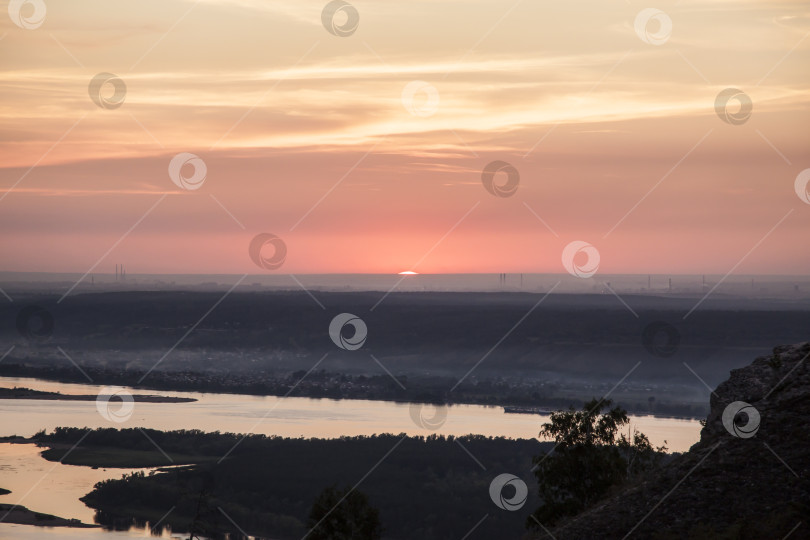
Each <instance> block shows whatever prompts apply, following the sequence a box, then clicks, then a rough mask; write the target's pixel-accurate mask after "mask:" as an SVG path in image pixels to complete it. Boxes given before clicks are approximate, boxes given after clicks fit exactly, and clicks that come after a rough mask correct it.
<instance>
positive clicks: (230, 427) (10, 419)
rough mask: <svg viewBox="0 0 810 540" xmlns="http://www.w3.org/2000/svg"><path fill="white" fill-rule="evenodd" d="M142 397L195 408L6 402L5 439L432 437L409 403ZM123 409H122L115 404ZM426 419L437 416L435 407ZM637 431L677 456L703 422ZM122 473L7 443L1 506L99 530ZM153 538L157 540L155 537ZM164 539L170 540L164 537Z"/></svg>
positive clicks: (508, 425) (469, 420)
mask: <svg viewBox="0 0 810 540" xmlns="http://www.w3.org/2000/svg"><path fill="white" fill-rule="evenodd" d="M15 386H20V387H26V388H31V389H34V390H43V391H52V392H61V393H63V394H97V393H99V392H100V391H101V390H102V388H103V387H101V386H95V385H85V384H67V383H58V382H52V381H43V380H39V379H28V378H11V377H4V378H0V387H6V388H12V387H15ZM128 390H129V391H130V392H131V393H133V394H157V395H170V396H178V397H191V398H194V399H197V400H198V401H196V402H193V403H141V402H136V403H135V404H134V405H135V406H134V409H133V411H132V416H131V417H129V418H128V420H127V421H126V422H122V423H116V422H114V421H110V420H107V419H105V418H104V417H103V416H102V415H101V414H100V413H99V411H98V409H97V407H96V402H94V401H87V402H83V401H49V400H0V418H2V419H3V420H2V424H0V436H9V435H21V436H26V437H28V436H31V435H33V434H34V433H36V432H37V431H40V430H42V429H46V430H51V429H53V428H55V427H57V426H74V427H90V428H95V427H143V428H152V429H160V430H173V429H200V430H204V431H222V432H234V433H263V434H267V435H281V436H285V437H338V436H341V435H347V436H353V435H371V434H374V433H384V432H388V433H407V434H409V435H427V434H430V433H433V432H431V431H429V430H427V429H425V428H424V427H421V426H419V425H417V423H416V422H415V421H414V420H413V419H412V414H411V412H412V411H411V408H410V406H409V405H408V404H402V403H392V402H387V401H365V400H329V399H309V398H300V397H288V398H279V397H273V396H268V397H263V396H245V395H236V394H202V393H194V392H167V391H158V390H137V389H132V388H130V389H128ZM111 406H112V407H114V408H115V405H111ZM423 412H424V415H423V417H424V418H427V419H430V418H432V417H433V415H434V412H435V409H434V408H433V407H432V406H426V408H425V410H424V411H423ZM446 412H447V416H446V420H445V422H444V424H442V425H441V427H440V428H439V429H438V430H436V433H438V434H444V435H466V434H469V433H476V434H482V435H487V436H489V435H491V436H505V437H512V438H533V437H536V436H537V433H538V431H539V429H540V425H541V424H542V423H543V422H545V421H547V420H548V416H544V415H537V414H505V413H504V412H503V409H502V408H501V407H486V406H481V405H454V406H452V407H450V408H448V409H447V411H446ZM631 425H632V426H634V427H637V428H638V429H639V430H640V431H642V432H643V433H646V434H647V435H648V436H649V437H650V440H651V442H652V443H653V444H654V445H660V444H663V442H664V440H666V441H667V447H668V448H669V449H670V451H685V450H688V449H689V447H690V446H691V445H692V444H694V443H695V442H697V440H698V438H699V434H700V428H701V426H700V423H699V422H698V421H696V420H680V419H672V418H656V417H652V416H632V417H631ZM124 472H130V470H123V469H96V470H93V469H90V468H88V467H77V466H70V465H62V464H59V463H50V462H47V461H45V460H44V459H43V458H41V457H40V456H39V452H38V449H37V448H35V447H33V446H30V445H12V444H7V443H4V444H0V487H2V488H6V489H10V490H12V493H11V494H8V495H2V496H0V503H7V504H17V503H19V504H22V505H24V506H27V507H28V508H30V509H32V510H35V511H37V512H44V513H50V514H55V515H58V516H60V517H64V518H77V519H80V520H81V521H83V522H85V523H92V522H93V521H92V517H93V512H92V510H91V509H89V508H87V507H86V506H84V504H83V503H81V501H79V500H78V499H79V497H81V496H83V495H85V494H86V493H88V492H89V491H90V490H91V489H92V487H93V485H94V484H95V483H96V482H98V481H100V480H104V479H107V478H118V477H120V475H121V474H123V473H124ZM87 537H89V538H93V537H99V538H103V539H104V540H114V539H115V538H132V537H150V534H149V531H148V530H143V529H134V530H131V531H129V532H124V533H111V532H104V531H100V530H93V529H73V530H71V529H65V528H57V529H48V528H42V527H32V526H25V525H10V524H3V523H0V538H3V539H8V540H43V539H48V540H51V539H54V538H87ZM151 537H152V538H154V536H151ZM164 537H166V538H169V537H171V536H170V535H169V533H164Z"/></svg>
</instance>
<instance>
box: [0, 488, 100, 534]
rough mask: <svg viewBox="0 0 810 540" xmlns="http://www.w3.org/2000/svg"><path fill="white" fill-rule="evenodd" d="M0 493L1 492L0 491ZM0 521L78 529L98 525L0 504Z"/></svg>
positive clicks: (96, 526) (22, 507)
mask: <svg viewBox="0 0 810 540" xmlns="http://www.w3.org/2000/svg"><path fill="white" fill-rule="evenodd" d="M0 494H2V493H0ZM0 516H1V517H0V522H2V523H13V524H17V525H36V526H37V527H72V528H78V529H97V528H98V527H99V525H90V524H88V523H82V522H81V521H79V520H78V519H65V518H61V517H58V516H52V515H50V514H42V513H40V512H34V511H33V510H29V509H28V508H26V507H25V506H19V505H15V504H0Z"/></svg>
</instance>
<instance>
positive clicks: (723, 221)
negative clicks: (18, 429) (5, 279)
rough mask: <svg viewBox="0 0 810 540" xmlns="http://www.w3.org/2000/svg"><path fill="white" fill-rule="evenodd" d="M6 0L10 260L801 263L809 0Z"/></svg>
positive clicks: (609, 268) (40, 267)
mask: <svg viewBox="0 0 810 540" xmlns="http://www.w3.org/2000/svg"><path fill="white" fill-rule="evenodd" d="M3 6H4V9H2V10H0V36H1V37H0V69H2V77H0V94H1V95H2V100H1V101H0V126H1V128H0V227H2V230H3V232H4V234H3V235H2V237H0V271H17V272H19V271H23V272H78V273H84V272H88V271H92V272H95V273H100V272H108V273H109V272H113V271H114V268H115V264H116V263H123V264H125V265H126V267H127V269H128V272H129V273H130V274H136V273H235V274H243V273H396V272H400V271H404V270H413V271H416V272H420V273H465V272H527V273H528V272H565V271H566V270H568V271H569V272H570V271H571V268H572V267H573V269H574V272H575V273H576V272H578V273H579V277H584V278H586V279H587V278H590V277H592V275H587V274H591V272H590V271H586V270H588V269H591V268H592V267H593V266H597V267H598V268H597V270H596V271H595V272H598V273H668V274H677V273H692V274H700V273H710V274H725V273H727V272H735V273H739V274H799V275H806V274H808V273H810V250H809V249H807V245H808V239H810V203H808V202H806V201H807V200H810V196H808V192H807V191H802V190H801V189H800V187H801V186H803V185H804V184H802V182H801V181H800V182H798V183H797V181H796V179H797V177H800V175H801V173H802V171H804V170H806V169H808V168H810V144H808V143H810V131H808V129H807V126H808V125H810V107H809V106H808V105H809V104H810V92H808V90H809V89H810V39H807V38H808V36H809V35H810V10H808V9H807V5H806V3H804V2H799V1H795V2H793V1H787V2H785V1H769V2H764V1H762V2H757V1H734V2H731V1H725V0H721V1H701V2H696V1H689V0H683V1H680V2H675V1H664V2H661V3H659V4H658V5H656V7H655V9H653V10H652V11H650V10H649V8H648V5H647V4H641V3H638V2H636V1H634V0H611V1H605V0H599V1H578V2H555V3H551V2H538V1H534V0H518V1H514V0H510V1H507V2H500V1H495V0H486V1H466V2H461V1H457V0H431V1H426V0H425V1H422V0H416V1H411V2H397V3H394V2H382V1H373V2H372V1H359V0H358V1H354V2H352V3H351V4H345V3H339V4H334V3H331V2H330V3H327V2H323V1H318V2H311V1H296V2H282V1H275V0H269V1H264V0H231V1H225V0H198V1H191V0H159V1H152V0H146V1H138V2H102V1H95V0H72V1H71V2H57V1H55V0H27V1H25V0H12V1H11V2H5V1H4V2H3ZM5 8H8V9H5ZM94 80H95V81H96V82H95V83H94V82H93V81H94ZM105 81H107V82H106V83H105ZM102 83H104V84H102ZM115 85H118V86H117V87H116V86H115ZM726 89H736V90H732V91H731V92H730V94H732V95H735V96H736V97H734V98H732V99H730V100H729V101H728V103H727V104H726V105H725V106H723V104H722V103H718V96H720V98H722V96H723V95H725V94H723V91H724V90H726ZM746 103H750V105H751V107H750V110H748V108H747V105H746ZM178 155H179V157H176V156H178ZM493 162H500V163H501V167H500V169H501V170H500V172H497V173H495V174H493V175H491V182H490V185H489V187H490V189H489V190H488V189H487V186H485V184H486V183H487V178H486V177H485V175H484V177H482V173H483V172H484V171H485V169H487V167H488V166H490V167H491V168H494V169H495V170H497V169H499V167H498V165H497V164H496V165H490V164H491V163H493ZM184 163H185V164H184ZM504 166H505V167H506V169H504ZM507 171H508V172H511V173H512V174H513V177H508V175H507ZM800 178H801V177H800ZM259 234H265V235H274V237H277V238H278V239H280V241H281V242H282V243H283V246H284V248H285V249H286V255H285V254H284V253H280V252H277V251H276V250H277V247H278V244H273V243H268V244H267V245H265V247H264V248H263V249H262V250H261V255H262V257H264V258H263V259H262V258H261V257H259V258H257V257H252V256H251V253H250V252H249V250H250V245H251V240H253V239H254V238H255V237H256V236H257V235H259ZM572 242H581V243H586V244H587V245H589V246H591V248H592V250H593V251H592V252H589V251H588V250H585V251H582V250H580V251H577V252H575V253H574V255H573V257H575V259H574V260H573V262H572V261H568V263H569V264H566V260H565V257H564V255H563V254H564V252H566V250H565V248H566V246H569V245H570V244H571V243H572ZM594 252H595V253H598V265H597V264H596V261H595V260H591V258H590V257H592V254H591V255H589V253H594ZM257 261H258V262H257ZM262 261H265V263H262ZM267 261H269V263H268V262H267ZM591 263H593V264H591ZM583 269H585V270H583Z"/></svg>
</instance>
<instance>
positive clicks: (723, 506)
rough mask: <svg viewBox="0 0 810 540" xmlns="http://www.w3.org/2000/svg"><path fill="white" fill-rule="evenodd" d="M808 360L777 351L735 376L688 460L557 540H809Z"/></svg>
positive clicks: (795, 351)
mask: <svg viewBox="0 0 810 540" xmlns="http://www.w3.org/2000/svg"><path fill="white" fill-rule="evenodd" d="M809 357H810V343H801V344H797V345H792V346H782V347H777V348H775V349H774V352H773V354H772V355H769V356H764V357H760V358H757V359H756V360H754V362H753V363H751V364H750V365H748V366H746V367H744V368H741V369H736V370H733V371H732V372H731V376H730V377H729V379H728V380H727V381H725V382H723V383H722V384H720V385H719V386H718V387H717V389H716V390H715V391H714V393H713V394H712V396H711V412H710V413H709V416H708V418H707V420H706V426H705V427H704V428H703V431H702V432H701V438H700V441H699V442H698V443H696V444H695V445H694V446H692V448H691V449H690V451H689V452H686V453H685V454H683V455H681V456H680V457H677V458H676V459H674V460H673V461H672V462H671V463H670V464H668V465H667V466H666V467H665V468H664V469H663V470H662V471H661V472H660V473H659V474H657V475H655V476H654V477H651V478H649V479H647V480H645V481H643V482H639V483H637V484H635V485H631V486H628V487H626V488H624V489H622V490H621V491H619V492H618V493H615V494H613V495H612V496H611V497H610V498H608V499H606V500H605V501H603V502H602V503H601V504H599V505H597V506H596V507H594V508H592V509H590V510H588V511H586V512H584V513H582V514H580V515H579V516H577V517H575V518H573V519H571V520H569V521H567V522H565V523H563V524H562V525H560V526H558V527H557V528H556V529H555V530H553V531H551V532H552V533H553V534H554V538H556V539H557V540H572V539H586V538H587V539H591V538H604V539H614V538H616V539H622V538H651V539H658V540H664V539H670V538H673V539H674V538H721V539H723V538H726V539H749V538H750V539H761V538H777V539H779V538H785V537H786V536H788V535H789V538H791V539H799V538H810V520H808V519H807V516H808V515H810V358H809ZM740 402H742V403H740ZM746 404H747V405H750V406H751V407H748V406H746ZM735 411H737V414H736V415H735V414H734V412H735ZM724 413H725V418H724ZM757 413H758V416H759V424H758V428H757V418H756V417H757ZM724 420H725V424H724ZM733 433H736V435H735V434H733ZM542 537H543V536H538V538H542ZM545 537H546V538H548V537H549V536H548V534H546V535H545Z"/></svg>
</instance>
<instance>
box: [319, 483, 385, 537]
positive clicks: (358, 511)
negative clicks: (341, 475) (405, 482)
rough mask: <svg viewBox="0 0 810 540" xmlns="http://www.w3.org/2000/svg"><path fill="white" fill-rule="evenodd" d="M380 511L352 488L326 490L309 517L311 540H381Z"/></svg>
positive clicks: (332, 487) (363, 495) (333, 487)
mask: <svg viewBox="0 0 810 540" xmlns="http://www.w3.org/2000/svg"><path fill="white" fill-rule="evenodd" d="M379 514H380V512H379V510H377V509H376V508H373V507H372V506H371V505H370V504H369V502H368V497H367V496H366V495H365V494H364V493H362V492H360V491H356V490H353V489H351V488H345V489H340V490H339V489H337V488H336V487H335V486H330V487H328V488H326V489H324V490H323V491H322V492H321V494H320V495H318V498H317V499H315V503H314V504H313V505H312V510H310V513H309V527H310V529H311V530H310V532H309V533H308V534H307V535H306V538H307V539H309V540H349V539H352V540H378V539H379V538H381V536H382V527H381V526H380V517H379Z"/></svg>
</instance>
